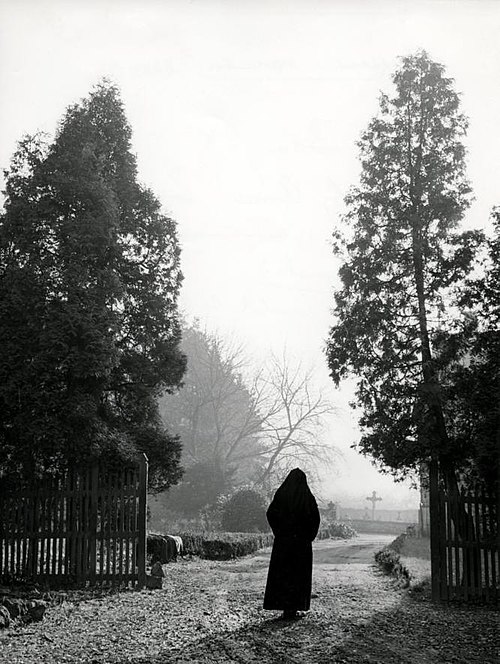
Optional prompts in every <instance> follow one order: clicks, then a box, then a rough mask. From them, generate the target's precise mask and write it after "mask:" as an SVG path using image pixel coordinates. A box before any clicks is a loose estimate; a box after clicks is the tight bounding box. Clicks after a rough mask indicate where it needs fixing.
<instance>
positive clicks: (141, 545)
mask: <svg viewBox="0 0 500 664" xmlns="http://www.w3.org/2000/svg"><path fill="white" fill-rule="evenodd" d="M147 487H148V461H147V458H146V455H145V454H143V458H142V459H141V462H140V465H139V515H138V516H139V519H138V524H137V525H138V531H139V535H138V542H137V558H138V561H137V562H138V571H137V574H138V578H137V587H138V588H144V586H145V585H146V509H147Z"/></svg>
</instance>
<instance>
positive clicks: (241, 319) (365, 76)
mask: <svg viewBox="0 0 500 664" xmlns="http://www.w3.org/2000/svg"><path fill="white" fill-rule="evenodd" d="M499 35H500V2H499V1H497V0H494V1H490V0H454V1H450V0H444V1H440V0H433V1H432V2H423V1H419V0H408V1H399V2H397V1H394V0H387V1H382V0H366V1H364V2H362V1H358V2H357V1H356V0H350V1H346V2H342V1H340V0H338V1H335V0H330V1H327V0H324V1H314V0H296V1H289V2H283V1H278V0H274V1H273V0H268V1H267V2H264V1H262V2H259V1H258V0H253V1H251V0H247V1H243V0H232V1H229V0H227V1H225V2H222V1H219V2H216V1H212V0H202V1H201V0H199V1H192V2H181V1H179V2H175V1H168V0H166V1H163V2H160V1H159V0H158V1H157V2H155V1H153V0H149V1H148V0H142V1H139V0H128V1H127V0H121V1H118V0H116V1H111V0H107V1H106V0H101V1H100V2H90V1H89V0H80V1H78V0H73V1H67V2H55V1H53V0H32V1H29V0H0V91H1V103H0V167H4V166H6V165H7V164H8V162H9V159H10V156H11V154H12V152H13V151H14V149H15V144H16V141H17V140H19V138H20V137H21V136H22V135H23V134H24V133H27V132H28V133H30V132H34V131H36V130H38V129H41V130H45V131H48V132H49V133H53V132H54V129H55V127H56V123H57V121H58V120H59V119H60V117H61V116H62V114H63V112H64V110H65V108H66V107H67V106H68V105H69V104H70V103H73V102H75V101H77V100H79V99H80V98H81V97H83V96H85V95H86V94H87V93H88V92H89V90H90V89H91V87H92V86H93V85H94V84H95V83H96V82H97V81H98V80H99V79H100V78H101V77H103V76H106V77H109V78H111V79H112V80H113V81H114V82H116V83H117V84H118V85H119V87H120V88H121V90H122V97H123V101H124V103H125V108H126V112H127V116H128V119H129V121H130V123H131V125H132V129H133V145H134V150H135V151H136V152H137V156H138V164H139V173H140V178H141V180H142V181H143V182H144V183H145V184H147V185H148V186H150V187H151V188H152V189H153V191H154V192H155V194H156V195H157V196H158V197H159V198H160V200H161V201H162V203H163V205H164V207H165V210H166V211H167V212H168V213H169V214H171V215H172V216H173V217H174V218H175V219H176V220H177V222H178V229H179V237H180V241H181V244H182V248H183V254H182V264H183V272H184V275H185V282H184V286H183V293H182V299H181V306H182V308H183V309H184V310H185V311H186V313H187V314H188V315H189V316H197V317H199V318H200V319H201V320H202V321H203V322H204V323H206V324H207V326H208V327H209V328H212V329H217V330H218V331H219V332H220V333H221V334H223V335H226V334H227V335H233V336H234V337H236V338H237V339H239V340H240V341H241V342H242V343H243V344H245V346H246V348H247V351H248V353H249V355H251V356H252V357H258V358H260V357H263V356H264V355H265V354H266V353H267V352H268V351H269V350H273V351H274V352H278V353H280V352H281V350H282V349H283V347H284V346H286V347H287V349H288V351H289V353H290V355H291V356H293V357H294V358H296V359H300V360H301V361H302V362H304V364H305V365H310V364H314V365H315V366H316V371H315V376H316V380H317V383H318V385H321V386H323V387H325V389H326V390H327V391H328V394H330V395H331V397H332V399H333V400H335V401H336V403H338V404H339V405H340V406H341V407H343V409H344V410H343V414H342V415H341V416H340V417H338V418H336V419H334V420H333V421H332V426H331V430H330V438H331V440H332V442H334V443H335V444H336V445H337V446H338V447H340V448H341V449H342V450H343V451H344V452H345V460H344V462H343V463H341V464H340V463H339V464H338V468H337V474H336V475H334V476H325V483H324V491H325V494H328V495H331V496H332V497H333V498H338V497H340V498H341V499H342V501H343V502H344V503H345V504H347V503H350V504H352V505H355V504H356V503H357V504H360V505H361V506H363V507H364V504H366V503H364V498H365V496H366V495H368V493H369V492H370V493H371V490H372V489H377V490H378V491H379V492H380V494H381V495H382V496H385V498H386V502H385V503H382V504H385V505H387V506H389V503H390V496H391V495H392V496H393V497H394V499H397V500H398V501H399V503H400V504H403V503H404V502H407V501H409V504H416V502H417V499H416V494H413V495H411V496H410V498H409V497H408V496H409V493H408V490H407V489H406V488H403V487H401V485H394V484H393V483H392V480H390V479H389V478H387V477H382V476H380V475H379V474H377V473H376V472H375V470H374V469H373V468H372V467H371V465H370V464H369V462H368V461H367V460H365V459H363V458H361V457H359V456H358V455H356V454H355V453H353V452H352V451H350V450H349V445H350V443H352V442H353V441H354V440H355V439H356V437H357V432H356V427H355V419H354V417H353V416H352V415H351V414H349V411H348V408H347V401H348V399H349V398H350V390H349V389H348V388H347V387H346V388H344V389H343V390H341V391H340V392H336V391H335V390H334V389H333V387H332V385H331V384H330V382H329V380H328V375H327V369H326V364H325V360H324V357H323V353H322V348H323V345H324V341H325V338H326V336H327V334H328V328H329V325H330V324H331V322H332V319H331V313H330V308H331V306H332V292H333V289H334V287H335V284H336V271H337V268H338V265H337V264H336V262H335V260H334V259H333V257H332V254H331V250H330V246H329V238H330V235H331V232H332V229H333V227H334V225H335V224H336V223H337V222H338V218H339V214H340V213H341V211H342V200H343V197H344V195H345V194H346V192H347V189H348V187H349V186H350V185H351V184H355V183H356V180H357V177H358V173H359V162H358V159H357V149H356V146H355V142H356V140H357V139H358V137H359V135H360V133H361V131H362V130H363V129H364V128H365V127H366V125H367V123H368V121H369V119H370V118H371V117H372V116H373V115H374V114H375V113H376V111H377V99H378V95H379V92H380V91H381V90H383V91H388V90H390V78H391V74H392V72H393V71H394V70H395V69H396V67H397V66H398V60H397V58H398V57H399V56H403V55H407V54H409V53H412V52H414V51H415V50H416V49H418V48H425V49H426V50H428V52H429V54H430V55H431V57H432V58H434V59H435V60H437V61H439V62H441V63H442V64H444V65H445V66H446V68H447V72H448V74H449V75H450V76H452V77H453V78H454V79H455V81H456V89H457V90H458V91H460V92H462V93H463V110H464V111H465V112H466V114H467V115H468V116H469V117H470V131H469V136H468V141H467V142H468V147H469V176H470V178H471V180H472V183H473V187H474V192H475V195H476V202H475V203H474V205H473V207H472V209H471V210H470V213H469V214H468V218H467V223H468V224H472V225H474V226H485V225H486V224H487V219H488V214H489V210H490V209H491V207H492V206H493V205H494V204H499V203H500V193H499V191H498V183H499V175H498V174H499V155H500V131H499V130H498V122H499V118H500V85H499V84H500V37H499Z"/></svg>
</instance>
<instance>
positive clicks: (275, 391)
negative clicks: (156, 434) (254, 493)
mask: <svg viewBox="0 0 500 664" xmlns="http://www.w3.org/2000/svg"><path fill="white" fill-rule="evenodd" d="M182 348H183V351H184V352H185V353H186V355H187V358H188V368H187V372H186V376H185V380H184V387H183V388H182V389H181V390H180V391H179V393H178V394H176V395H167V396H166V397H164V398H163V399H162V401H161V412H162V415H163V417H164V420H165V422H166V423H167V425H168V427H169V429H171V430H172V431H174V432H175V433H177V434H179V435H180V436H181V440H182V446H183V452H182V461H183V464H184V465H185V466H186V467H187V468H190V467H192V466H197V467H200V466H203V467H204V468H205V471H206V474H207V481H208V475H209V474H210V473H212V471H214V469H215V470H216V473H215V474H216V475H217V478H218V480H217V481H218V482H219V483H220V481H221V480H220V478H221V477H222V478H226V480H227V482H225V483H224V487H222V485H221V491H222V490H227V489H228V483H229V484H231V483H234V485H241V484H246V483H249V484H254V485H257V486H261V487H264V488H266V487H269V486H270V484H272V483H273V481H274V478H275V476H276V475H278V474H282V473H283V472H286V470H288V469H289V468H292V467H295V466H300V467H302V468H303V469H305V470H307V471H308V472H309V473H314V471H315V468H316V467H317V466H318V465H319V464H321V465H325V464H328V463H329V461H330V460H331V458H332V452H333V448H332V446H331V445H328V444H327V443H325V442H324V438H323V437H322V433H323V427H324V424H325V421H326V418H327V416H328V415H330V414H332V413H333V412H334V407H333V405H332V404H331V403H330V402H329V401H328V400H327V399H325V398H324V396H323V394H322V393H321V391H320V390H317V389H315V387H314V381H313V377H312V372H311V371H304V370H303V368H302V367H301V365H300V364H296V365H292V363H291V362H290V360H289V359H288V358H287V356H286V354H285V353H284V354H283V355H282V357H281V358H277V357H272V358H271V360H270V361H269V363H268V364H267V365H265V366H264V367H263V368H262V369H260V370H259V371H258V372H257V373H256V374H253V375H252V374H251V372H250V371H249V368H248V367H249V361H248V359H247V358H246V357H245V353H244V351H243V348H242V347H241V345H238V344H237V343H234V342H233V343H231V342H228V341H226V340H224V339H223V338H222V337H220V336H219V335H217V334H211V333H208V332H206V331H203V330H201V329H200V328H199V326H197V325H194V326H192V327H190V328H188V329H186V330H185V332H184V339H183V344H182ZM219 471H221V472H219Z"/></svg>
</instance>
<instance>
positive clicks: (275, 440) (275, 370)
mask: <svg viewBox="0 0 500 664" xmlns="http://www.w3.org/2000/svg"><path fill="white" fill-rule="evenodd" d="M252 394H253V399H254V408H255V411H256V413H258V415H259V419H258V421H259V431H258V440H259V446H258V449H257V450H251V451H248V452H247V451H245V450H243V449H241V447H240V448H236V449H235V453H234V457H233V458H234V460H235V461H237V460H240V459H245V458H248V457H252V458H253V459H254V460H256V461H257V462H258V465H259V473H258V476H257V478H256V484H259V485H261V486H268V485H269V484H270V482H271V481H272V479H273V478H274V477H275V476H276V475H277V474H283V473H284V472H286V471H288V470H290V469H291V468H292V467H295V466H300V467H301V468H303V469H305V470H308V471H309V472H311V473H315V471H316V469H317V467H318V465H320V464H322V465H325V464H326V465H329V464H330V463H331V460H332V456H333V453H334V448H333V446H331V445H328V444H327V443H326V442H325V441H324V437H323V430H324V425H325V421H326V417H327V416H328V415H331V414H333V413H334V412H335V407H334V406H333V404H332V403H331V402H330V401H328V400H327V399H326V398H325V397H324V395H323V393H322V391H321V390H319V389H316V388H315V387H314V385H313V378H312V372H311V370H309V371H304V370H303V368H302V366H301V365H300V364H295V365H292V364H291V362H290V360H289V359H288V358H287V356H286V354H285V353H284V354H283V356H282V357H281V358H280V359H278V358H277V357H273V358H272V359H271V361H270V363H269V365H268V366H267V367H266V368H264V369H262V370H261V371H260V372H259V373H258V374H257V376H256V377H255V378H254V381H253V388H252Z"/></svg>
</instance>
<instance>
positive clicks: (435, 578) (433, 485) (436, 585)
mask: <svg viewBox="0 0 500 664" xmlns="http://www.w3.org/2000/svg"><path fill="white" fill-rule="evenodd" d="M429 516H430V540H431V541H430V544H431V591H432V600H433V601H435V602H437V601H439V600H440V599H441V588H440V586H441V560H440V546H439V530H440V527H441V510H440V505H439V467H438V462H437V459H436V458H435V456H434V455H433V457H432V458H431V462H430V464H429Z"/></svg>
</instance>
